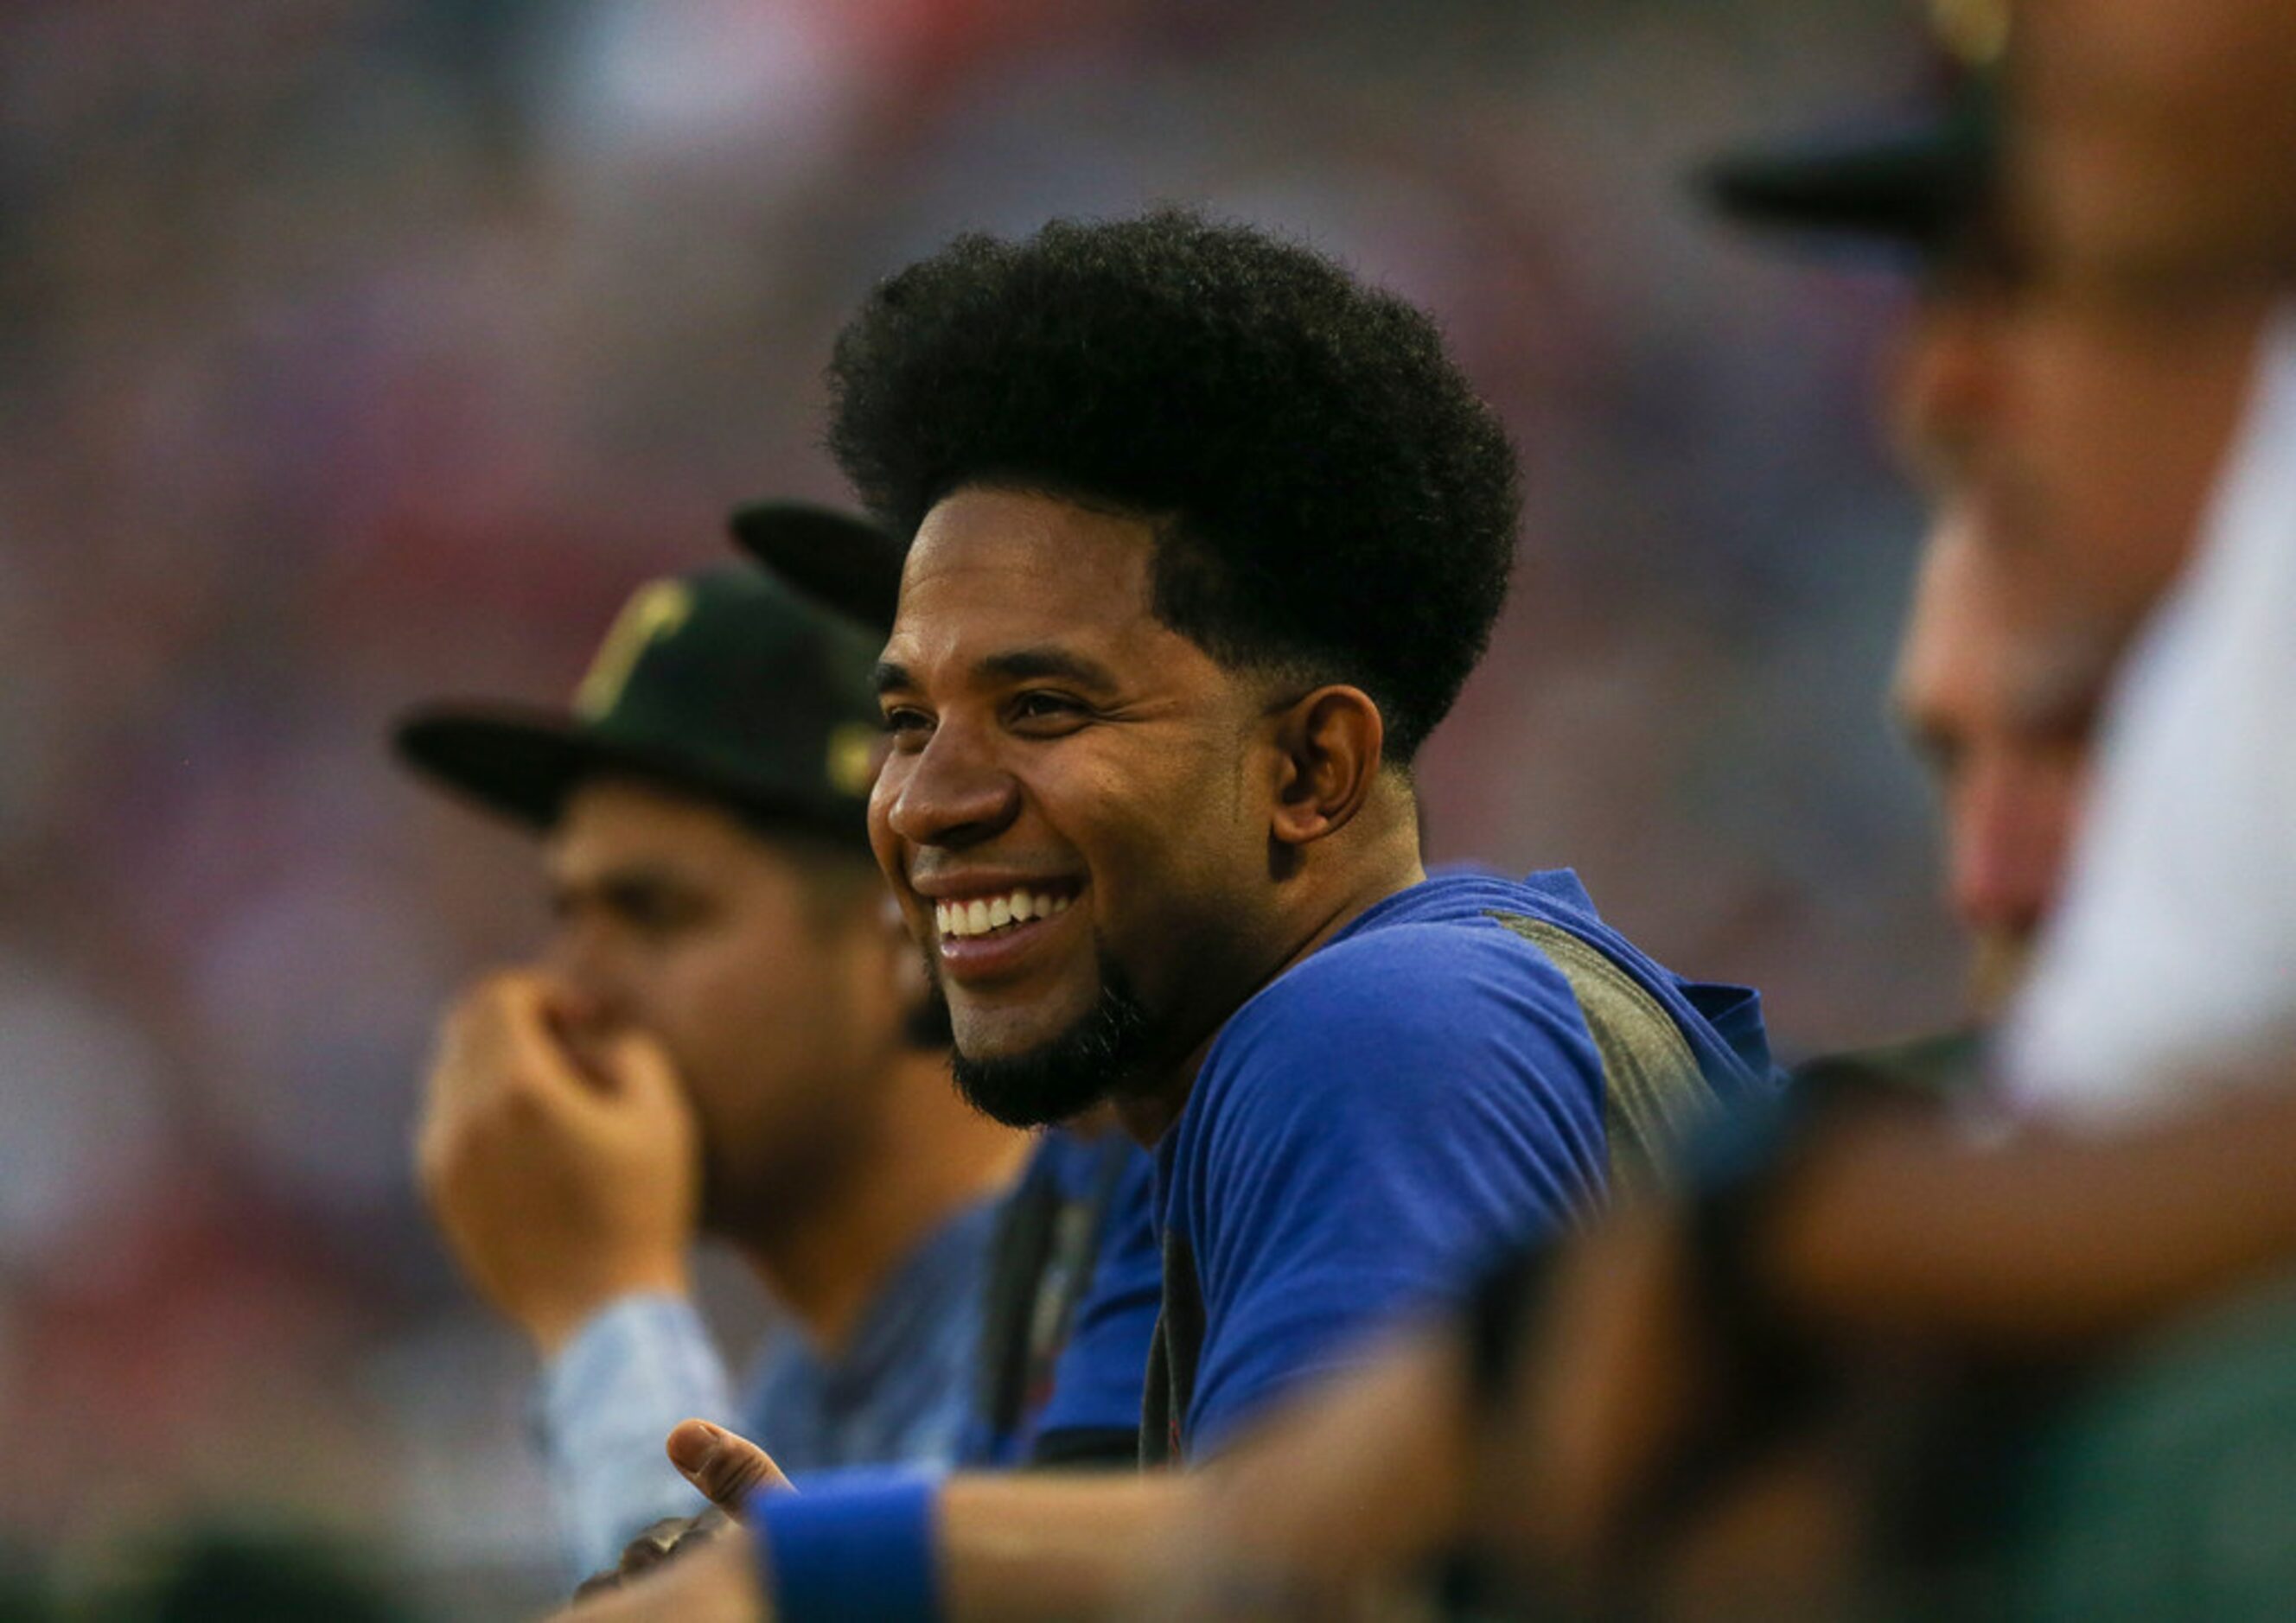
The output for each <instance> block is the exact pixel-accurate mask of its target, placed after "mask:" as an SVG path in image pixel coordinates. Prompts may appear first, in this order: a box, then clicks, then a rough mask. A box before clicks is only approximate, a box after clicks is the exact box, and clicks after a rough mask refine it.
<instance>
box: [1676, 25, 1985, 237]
mask: <svg viewBox="0 0 2296 1623" xmlns="http://www.w3.org/2000/svg"><path fill="white" fill-rule="evenodd" d="M1930 12H1931V29H1932V33H1933V35H1934V37H1935V40H1936V45H1937V48H1938V52H1939V58H1940V62H1941V70H1942V71H1941V79H1942V82H1943V84H1944V86H1945V88H1944V90H1943V92H1942V94H1933V95H1931V97H1930V98H1929V100H1928V102H1927V104H1926V105H1924V106H1923V107H1922V108H1920V109H1918V110H1917V111H1913V112H1910V113H1907V114H1904V115H1901V116H1898V117H1895V118H1887V119H1873V118H1866V119H1859V120H1857V121H1856V122H1854V123H1853V124H1851V125H1849V126H1847V127H1841V128H1836V129H1832V130H1827V131H1823V132H1817V133H1805V134H1803V135H1795V136H1789V137H1786V138H1784V139H1782V140H1777V141H1771V142H1765V143H1759V144H1756V145H1751V146H1746V147H1742V148H1738V149H1736V150H1734V151H1731V152H1724V153H1722V154H1721V155H1719V156H1718V157H1716V158H1714V159H1712V160H1709V161H1708V162H1706V163H1705V164H1703V165H1702V166H1700V168H1698V169H1697V170H1696V171H1695V172H1694V173H1693V177H1692V178H1693V184H1695V186H1696V187H1697V188H1698V190H1699V191H1701V192H1702V193H1703V194H1704V195H1705V197H1706V198H1707V200H1708V201H1710V203H1712V204H1713V205H1714V206H1715V207H1716V208H1717V209H1719V210H1720V211H1721V212H1722V213H1723V214H1724V215H1725V216H1726V217H1728V218H1730V219H1732V220H1734V221H1736V222H1737V223H1739V224H1741V225H1748V226H1751V227H1754V228H1756V229H1767V230H1775V231H1784V232H1795V233H1800V234H1816V235H1827V236H1836V237H1858V238H1865V239H1868V240H1877V241H1881V242H1890V243H1895V244H1898V245H1899V246H1903V247H1908V248H1911V249H1913V250H1915V251H1916V252H1918V253H1920V254H1923V255H1924V256H1926V255H1931V254H1934V253H1936V252H1938V251H1939V250H1942V249H1945V248H1948V247H1949V246H1951V245H1952V244H1953V243H1954V242H1956V240H1957V239H1958V238H1960V237H1961V236H1962V235H1963V234H1964V232H1965V231H1966V230H1967V228H1968V227H1969V225H1971V223H1972V221H1974V220H1976V219H1977V218H1978V217H1980V214H1981V212H1982V210H1983V209H1984V208H1985V206H1986V203H1987V201H1988V200H1989V198H1990V196H1991V194H1992V190H1993V184H1994V176H1995V171H1996V169H1997V165H1998V161H1999V154H2000V129H2001V120H2000V105H1999V103H2000V84H1999V80H2000V71H1999V70H2000V64H2001V61H2002V58H2003V54H2004V53H2005V50H2006V48H2007V45H2008V29H2009V15H2008V10H2007V7H2006V5H2005V4H2004V3H2003V0H1931V7H1930Z"/></svg>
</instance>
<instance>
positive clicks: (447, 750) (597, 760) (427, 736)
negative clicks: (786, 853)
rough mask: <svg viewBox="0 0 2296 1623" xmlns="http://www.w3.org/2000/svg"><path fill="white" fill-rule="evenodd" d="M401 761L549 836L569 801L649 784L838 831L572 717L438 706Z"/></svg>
mask: <svg viewBox="0 0 2296 1623" xmlns="http://www.w3.org/2000/svg"><path fill="white" fill-rule="evenodd" d="M391 747H392V748H393V750H396V751H397V753H398V758H399V759H400V760H402V761H404V762H405V763H406V765H407V766H410V767H412V768H413V769H414V771H415V772H417V773H419V774H421V775H422V776H425V777H428V778H430V779H431V780H432V781H433V782H435V783H439V784H441V785H443V786H445V787H446V788H447V789H448V790H451V791H454V792H455V793H456V794H459V795H461V796H463V798H464V799H469V800H472V801H475V802H476V803H477V804H478V805H479V806H480V807H483V808H484V809H486V810H488V811H491V812H494V813H496V814H498V815H499V816H504V817H508V818H510V819H511V820H512V822H515V823H521V824H525V825H526V826H527V827H529V828H534V829H546V828H549V827H550V826H552V825H553V824H555V823H556V822H557V821H558V818H559V815H560V813H561V812H562V811H563V810H564V809H565V806H566V797H567V796H568V795H569V794H570V793H572V792H573V791H574V790H575V789H576V788H577V787H578V785H580V784H581V783H584V782H586V781H587V780H589V779H592V778H596V777H633V778H642V779H644V780H645V781H647V782H649V783H660V784H663V785H665V786H667V787H668V788H672V789H679V790H685V791H690V792H692V793H693V794H694V795H696V796H698V797H700V798H701V799H708V800H710V801H713V802H717V803H720V804H723V805H726V806H727V807H734V808H740V809H745V810H747V811H750V812H751V813H753V814H758V815H762V816H772V817H786V818H788V819H790V820H791V822H793V823H798V824H817V825H822V826H824V829H828V828H829V827H830V822H829V819H828V818H827V817H826V816H824V813H823V811H822V810H821V808H819V807H807V806H801V805H798V804H795V803H794V802H789V801H786V800H784V799H782V798H780V797H774V796H768V795H766V794H763V793H760V792H759V791H758V790H757V789H756V788H755V787H754V786H753V785H748V784H743V783H736V782H734V781H733V780H732V779H731V778H729V777H728V776H727V775H726V774H725V773H723V772H719V771H714V770H712V769H711V768H710V767H709V766H705V765H703V764H701V763H700V762H698V761H695V760H693V759H690V758H686V757H685V756H682V755H680V754H678V753H676V751H674V750H667V749H648V748H644V747H642V746H638V745H633V744H627V743H623V742H619V741H614V740H608V739H601V738H598V737H596V736H595V735H594V734H591V733H589V732H588V731H587V730H586V729H585V728H583V727H582V726H581V725H580V724H578V722H576V721H575V720H574V718H573V717H570V716H568V715H565V714H563V713H562V712H557V711H551V710H544V709H522V708H518V707H513V706H506V705H437V706H431V707H428V708H425V709H421V710H417V711H415V712H414V713H413V714H412V715H410V716H408V717H406V719H404V720H402V721H401V722H399V723H398V725H397V726H395V727H394V728H392V730H391Z"/></svg>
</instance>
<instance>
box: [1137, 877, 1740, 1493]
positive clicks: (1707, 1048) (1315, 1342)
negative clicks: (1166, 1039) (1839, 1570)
mask: <svg viewBox="0 0 2296 1623" xmlns="http://www.w3.org/2000/svg"><path fill="white" fill-rule="evenodd" d="M1495 914H1497V915H1505V917H1504V918H1503V917H1495V916H1494V915H1495ZM1505 918H1512V919H1513V920H1515V921H1516V922H1521V921H1526V920H1528V921H1535V922H1538V923H1539V924H1544V925H1547V926H1552V927H1554V928H1557V929H1560V930H1562V931H1564V932H1567V933H1568V934H1569V935H1570V937H1573V938H1575V939H1577V940H1578V941H1579V942H1582V943H1584V944H1586V945H1587V946H1589V947H1594V948H1595V950H1596V951H1597V952H1599V953H1600V954H1601V955H1603V957H1604V958H1606V959H1608V960H1609V961H1610V962H1611V964H1613V965H1615V966H1616V967H1617V968H1618V969H1620V970H1621V971H1624V972H1625V973H1626V975H1627V976H1628V977H1629V978H1630V979H1631V980H1633V982H1634V983H1635V984H1636V985H1637V986H1639V987H1640V988H1642V989H1643V991H1644V992H1645V993H1647V994H1648V995H1649V996H1650V997H1651V998H1652V1000H1654V1001H1655V1002H1656V1004H1658V1005H1659V1007H1660V1008H1661V1009H1662V1010H1663V1012H1665V1014H1666V1015H1668V1016H1669V1017H1670V1018H1671V1020H1672V1021H1673V1022H1674V1024H1675V1026H1676V1027H1677V1029H1678V1030H1679V1032H1680V1035H1681V1037H1682V1038H1683V1040H1684V1042H1685V1045H1687V1047H1688V1048H1689V1050H1690V1053H1692V1055H1693V1057H1694V1058H1695V1060H1696V1062H1697V1065H1698V1069H1699V1071H1700V1073H1701V1075H1702V1077H1703V1078H1705V1081H1706V1084H1707V1086H1709V1087H1710V1089H1711V1090H1712V1091H1713V1093H1714V1094H1716V1095H1717V1097H1718V1099H1719V1100H1720V1101H1722V1102H1725V1103H1727V1102H1732V1101H1735V1100H1738V1099H1742V1098H1744V1097H1746V1096H1748V1095H1749V1094H1755V1093H1759V1092H1766V1091H1767V1090H1768V1089H1769V1088H1770V1087H1771V1086H1774V1085H1775V1078H1774V1071H1773V1068H1772V1066H1771V1062H1770V1059H1769V1054H1768V1051H1767V1044H1766V1042H1765V1040H1764V1037H1763V1035H1762V1026H1761V1016H1760V1010H1759V1002H1758V1000H1757V999H1756V998H1755V996H1754V995H1753V994H1752V993H1751V992H1749V991H1746V990H1744V989H1743V988H1726V987H1714V986H1702V985H1698V984H1695V983H1692V982H1687V981H1684V980H1680V979H1679V978H1677V976H1675V975H1673V974H1671V973H1670V972H1669V971H1666V970H1663V969H1661V968H1660V967H1659V966H1658V965H1657V964H1655V963H1652V962H1651V961H1650V960H1649V959H1648V958H1646V957H1644V955H1642V954H1641V953H1639V952H1637V951H1636V949H1635V948H1634V947H1632V946H1630V945H1629V944H1628V942H1627V941H1626V940H1625V939H1623V938H1621V937H1620V936H1619V935H1618V934H1617V933H1616V932H1615V931H1613V930H1611V929H1610V928H1609V927H1608V926H1607V925H1605V924H1603V922H1602V921H1601V919H1600V918H1599V917H1598V916H1596V914H1595V908H1594V904H1593V903H1592V902H1591V901H1590V900H1588V898H1587V893H1586V891H1585V890H1584V889H1582V888H1581V887H1580V885H1579V881H1578V880H1577V878H1576V877H1575V876H1574V875H1572V874H1570V873H1567V872H1556V873H1538V874H1534V875H1532V876H1531V877H1529V879H1526V880H1521V881H1511V880H1504V879H1497V878H1493V877H1489V876H1486V875H1481V874H1454V875H1446V876H1443V877H1439V878H1435V879H1431V880H1428V881H1425V882H1424V883H1422V884H1419V885H1415V886H1413V887H1412V888H1410V889H1406V890H1403V891H1400V892H1398V893H1397V894H1396V895H1394V896H1391V897H1389V898H1386V899H1385V900H1383V901H1382V902H1380V903H1379V904H1378V905H1376V906H1374V907H1372V908H1370V909H1368V910H1366V911H1365V913H1364V914H1362V915H1361V916H1359V917H1358V918H1357V919H1355V920H1354V921H1352V922H1350V923H1349V925H1348V926H1347V928H1346V929H1344V930H1341V932H1340V933H1339V934H1337V935H1336V936H1334V937H1333V939H1331V940H1330V941H1329V942H1327V943H1326V944H1325V945H1324V947H1321V948H1320V949H1319V950H1317V951H1316V952H1315V953H1314V954H1312V955H1309V956H1308V958H1306V959H1304V960H1302V961H1301V962H1300V963H1298V964H1295V965H1294V966H1293V967H1292V969H1291V970H1290V971H1287V972H1286V973H1284V974H1283V975H1282V976H1281V977H1279V978H1278V979H1277V980H1275V981H1273V982H1271V983H1270V984H1269V985H1268V986H1267V987H1265V988H1262V989H1261V990H1260V992H1259V994H1258V995H1257V996H1254V997H1253V998H1252V999H1251V1001H1250V1002H1248V1003H1246V1004H1244V1005H1243V1006H1242V1008H1241V1009H1239V1010H1238V1011H1237V1012H1235V1014H1234V1016H1233V1017H1232V1018H1231V1019H1230V1020H1229V1021H1228V1022H1227V1024H1226V1026H1225V1027H1224V1028H1222V1029H1221V1031H1220V1033H1219V1035H1218V1037H1217V1038H1215V1039H1214V1041H1213V1043H1212V1046H1211V1049H1210V1053H1208V1054H1207V1055H1206V1056H1205V1060H1204V1063H1203V1067H1202V1070H1201V1071H1200V1072H1199V1073H1198V1075H1197V1078H1196V1082H1195V1086H1194V1087H1193V1091H1192V1092H1191V1093H1190V1094H1189V1096H1188V1101H1187V1103H1186V1105H1185V1108H1184V1109H1183V1111H1181V1114H1180V1117H1179V1119H1178V1120H1177V1122H1176V1123H1175V1124H1174V1126H1173V1127H1172V1128H1171V1130H1170V1131H1169V1133H1168V1134H1167V1135H1165V1137H1164V1140H1163V1142H1162V1143H1160V1144H1159V1145H1158V1147H1157V1187H1156V1194H1155V1208H1156V1224H1157V1228H1158V1230H1159V1234H1160V1240H1161V1244H1162V1249H1163V1261H1164V1270H1165V1287H1164V1324H1163V1327H1162V1329H1161V1331H1160V1333H1159V1337H1158V1343H1157V1347H1156V1367H1155V1368H1154V1369H1153V1370H1152V1373H1151V1376H1150V1391H1149V1402H1148V1406H1147V1411H1146V1412H1147V1415H1148V1423H1149V1425H1150V1427H1151V1430H1152V1431H1153V1430H1154V1429H1155V1428H1156V1427H1158V1425H1159V1424H1160V1425H1161V1426H1162V1428H1163V1429H1164V1431H1165V1435H1164V1436H1162V1437H1160V1438H1159V1437H1156V1436H1154V1435H1145V1436H1144V1438H1143V1444H1144V1452H1146V1453H1148V1454H1149V1455H1151V1457H1173V1458H1180V1459H1186V1458H1192V1457H1193V1458H1203V1457H1207V1456H1209V1455H1211V1454H1214V1453H1217V1452H1218V1450H1219V1449H1220V1448H1221V1447H1223V1446H1224V1445H1225V1444H1226V1442H1227V1441H1228V1440H1230V1439H1232V1438H1233V1437H1234V1434H1235V1432H1236V1430H1238V1428H1239V1427H1240V1426H1242V1424H1243V1423H1244V1422H1248V1421H1250V1420H1251V1419H1252V1418H1254V1417H1255V1416H1257V1415H1258V1414H1260V1413H1261V1412H1262V1411H1263V1410H1264V1409H1265V1408H1266V1407H1267V1405H1268V1403H1269V1402H1270V1400H1271V1399H1273V1398H1276V1397H1278V1396H1280V1395H1281V1394H1282V1393H1283V1392H1284V1391H1285V1390H1287V1389H1290V1388H1292V1386H1294V1385H1295V1384H1297V1383H1299V1382H1300V1381H1303V1380H1306V1379H1308V1378H1311V1377H1313V1376H1316V1375H1317V1374H1320V1373H1326V1372H1328V1371H1331V1370H1333V1369H1336V1368H1339V1367H1341V1366H1343V1365H1347V1364H1349V1363H1351V1362H1352V1361H1354V1360H1355V1359H1356V1358H1357V1357H1360V1356H1361V1355H1362V1352H1363V1350H1364V1349H1363V1342H1364V1340H1365V1337H1366V1335H1367V1334H1368V1333H1369V1332H1373V1331H1374V1330H1377V1329H1379V1328H1381V1327H1382V1326H1385V1325H1388V1324H1391V1323H1393V1322H1394V1321H1396V1320H1397V1319H1398V1318H1400V1317H1405V1316H1409V1315H1411V1314H1413V1313H1414V1312H1415V1311H1419V1310H1423V1309H1425V1308H1427V1307H1431V1306H1433V1305H1435V1304H1438V1303H1440V1302H1444V1301H1447V1300H1450V1299H1456V1297H1457V1296H1458V1295H1460V1294H1462V1293H1463V1292H1464V1291H1465V1289H1466V1288H1467V1286H1468V1285H1469V1283H1471V1282H1472V1279H1473V1278H1474V1277H1475V1275H1477V1274H1478V1273H1479V1272H1480V1270H1481V1269H1482V1268H1483V1267H1485V1266H1488V1264H1489V1263H1490V1262H1492V1261H1493V1260H1495V1259H1496V1258H1497V1256H1498V1255H1499V1254H1500V1253H1501V1252H1502V1251H1504V1250H1510V1249H1514V1248H1519V1247H1521V1246H1523V1245H1525V1244H1527V1243H1530V1242H1536V1241H1538V1240H1540V1239H1543V1238H1546V1237H1547V1236H1549V1235H1552V1234H1554V1233H1555V1232H1556V1231H1557V1230H1559V1229H1561V1228H1562V1226H1563V1225H1566V1224H1567V1223H1569V1222H1570V1220H1571V1219H1572V1218H1573V1217H1574V1216H1576V1215H1578V1214H1580V1213H1583V1212H1585V1211H1587V1209H1590V1208H1591V1207H1592V1206H1593V1205H1594V1203H1595V1201H1597V1200H1599V1199H1600V1197H1601V1195H1602V1193H1603V1188H1604V1184H1605V1180H1606V1176H1607V1167H1608V1160H1609V1154H1608V1152H1609V1146H1608V1143H1607V1140H1606V1127H1605V1111H1606V1099H1605V1077H1604V1071H1603V1060H1602V1057H1601V1054H1600V1053H1599V1052H1598V1050H1597V1048H1596V1045H1595V1038H1594V1036H1593V1034H1592V1032H1591V1031H1590V1030H1589V1029H1588V1027H1587V1021H1586V1019H1585V1017H1584V1016H1583V1015H1582V1014H1581V1012H1580V1010H1579V1003H1578V1000H1577V996H1576V995H1575V994H1574V993H1573V991H1572V988H1571V985H1570V980H1568V979H1566V977H1565V976H1564V974H1563V972H1562V971H1561V970H1560V969H1558V968H1557V966H1556V963H1555V962H1554V960H1553V959H1551V958H1549V957H1548V956H1547V955H1546V953H1545V952H1544V951H1542V950H1541V949H1540V948H1539V947H1537V946H1535V945H1533V944H1532V942H1531V941H1529V940H1528V939H1525V938H1524V936H1523V935H1522V934H1521V933H1518V931H1517V930H1515V929H1513V928H1510V926H1509V924H1508V923H1507V922H1505Z"/></svg>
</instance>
